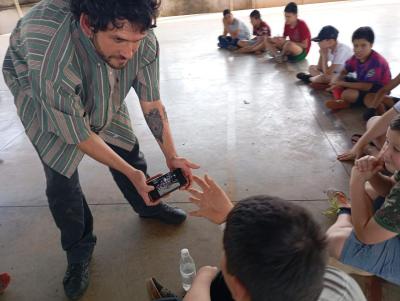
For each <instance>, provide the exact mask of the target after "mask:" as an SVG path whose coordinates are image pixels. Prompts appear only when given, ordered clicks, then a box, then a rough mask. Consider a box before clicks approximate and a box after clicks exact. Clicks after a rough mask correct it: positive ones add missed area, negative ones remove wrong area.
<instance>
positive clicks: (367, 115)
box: [363, 108, 378, 121]
mask: <svg viewBox="0 0 400 301" xmlns="http://www.w3.org/2000/svg"><path fill="white" fill-rule="evenodd" d="M376 115H378V114H377V112H376V109H375V108H367V109H366V110H365V112H364V113H363V119H364V120H365V121H368V120H369V119H370V118H371V117H374V116H376Z"/></svg>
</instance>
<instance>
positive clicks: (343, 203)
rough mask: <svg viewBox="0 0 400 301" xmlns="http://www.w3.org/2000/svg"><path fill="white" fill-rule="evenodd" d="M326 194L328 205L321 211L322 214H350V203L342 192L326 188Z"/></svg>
mask: <svg viewBox="0 0 400 301" xmlns="http://www.w3.org/2000/svg"><path fill="white" fill-rule="evenodd" d="M326 195H327V197H328V202H329V203H330V207H329V208H328V209H327V210H325V211H324V212H322V214H323V215H325V216H328V217H330V216H338V215H339V214H349V215H351V204H350V202H349V200H348V199H347V196H346V195H345V194H344V192H342V191H339V190H335V189H328V190H327V191H326Z"/></svg>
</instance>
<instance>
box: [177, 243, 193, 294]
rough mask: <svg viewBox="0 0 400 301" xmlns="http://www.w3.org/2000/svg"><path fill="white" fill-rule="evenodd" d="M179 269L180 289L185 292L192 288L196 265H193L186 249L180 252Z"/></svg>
mask: <svg viewBox="0 0 400 301" xmlns="http://www.w3.org/2000/svg"><path fill="white" fill-rule="evenodd" d="M179 269H180V272H181V276H182V287H183V289H184V290H185V291H188V290H189V289H190V287H191V286H192V282H193V279H194V277H195V276H196V265H195V264H194V260H193V258H192V257H191V256H190V254H189V250H188V249H182V250H181V261H180V264H179Z"/></svg>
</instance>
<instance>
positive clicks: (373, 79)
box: [345, 50, 392, 86]
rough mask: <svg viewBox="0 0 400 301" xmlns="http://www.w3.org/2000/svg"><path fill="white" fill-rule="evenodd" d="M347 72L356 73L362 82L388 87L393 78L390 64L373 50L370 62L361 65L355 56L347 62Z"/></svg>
mask: <svg viewBox="0 0 400 301" xmlns="http://www.w3.org/2000/svg"><path fill="white" fill-rule="evenodd" d="M345 68H346V70H347V71H348V72H356V73H357V80H358V81H360V82H366V83H373V84H378V85H382V86H384V85H386V84H387V83H388V82H389V81H390V80H391V78H392V75H391V73H390V69H389V64H388V62H387V61H386V60H385V58H384V57H383V56H381V55H380V54H379V53H378V52H376V51H374V50H372V52H371V55H370V56H369V58H368V60H366V61H365V62H364V63H361V62H360V61H359V60H358V59H357V58H356V57H355V56H354V55H353V56H352V57H351V58H350V59H348V60H347V61H346V67H345Z"/></svg>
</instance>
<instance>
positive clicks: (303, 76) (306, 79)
mask: <svg viewBox="0 0 400 301" xmlns="http://www.w3.org/2000/svg"><path fill="white" fill-rule="evenodd" d="M296 77H297V78H298V79H300V80H302V81H303V82H305V83H306V84H309V83H311V81H310V78H311V75H310V74H307V73H304V72H300V73H297V74H296Z"/></svg>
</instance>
